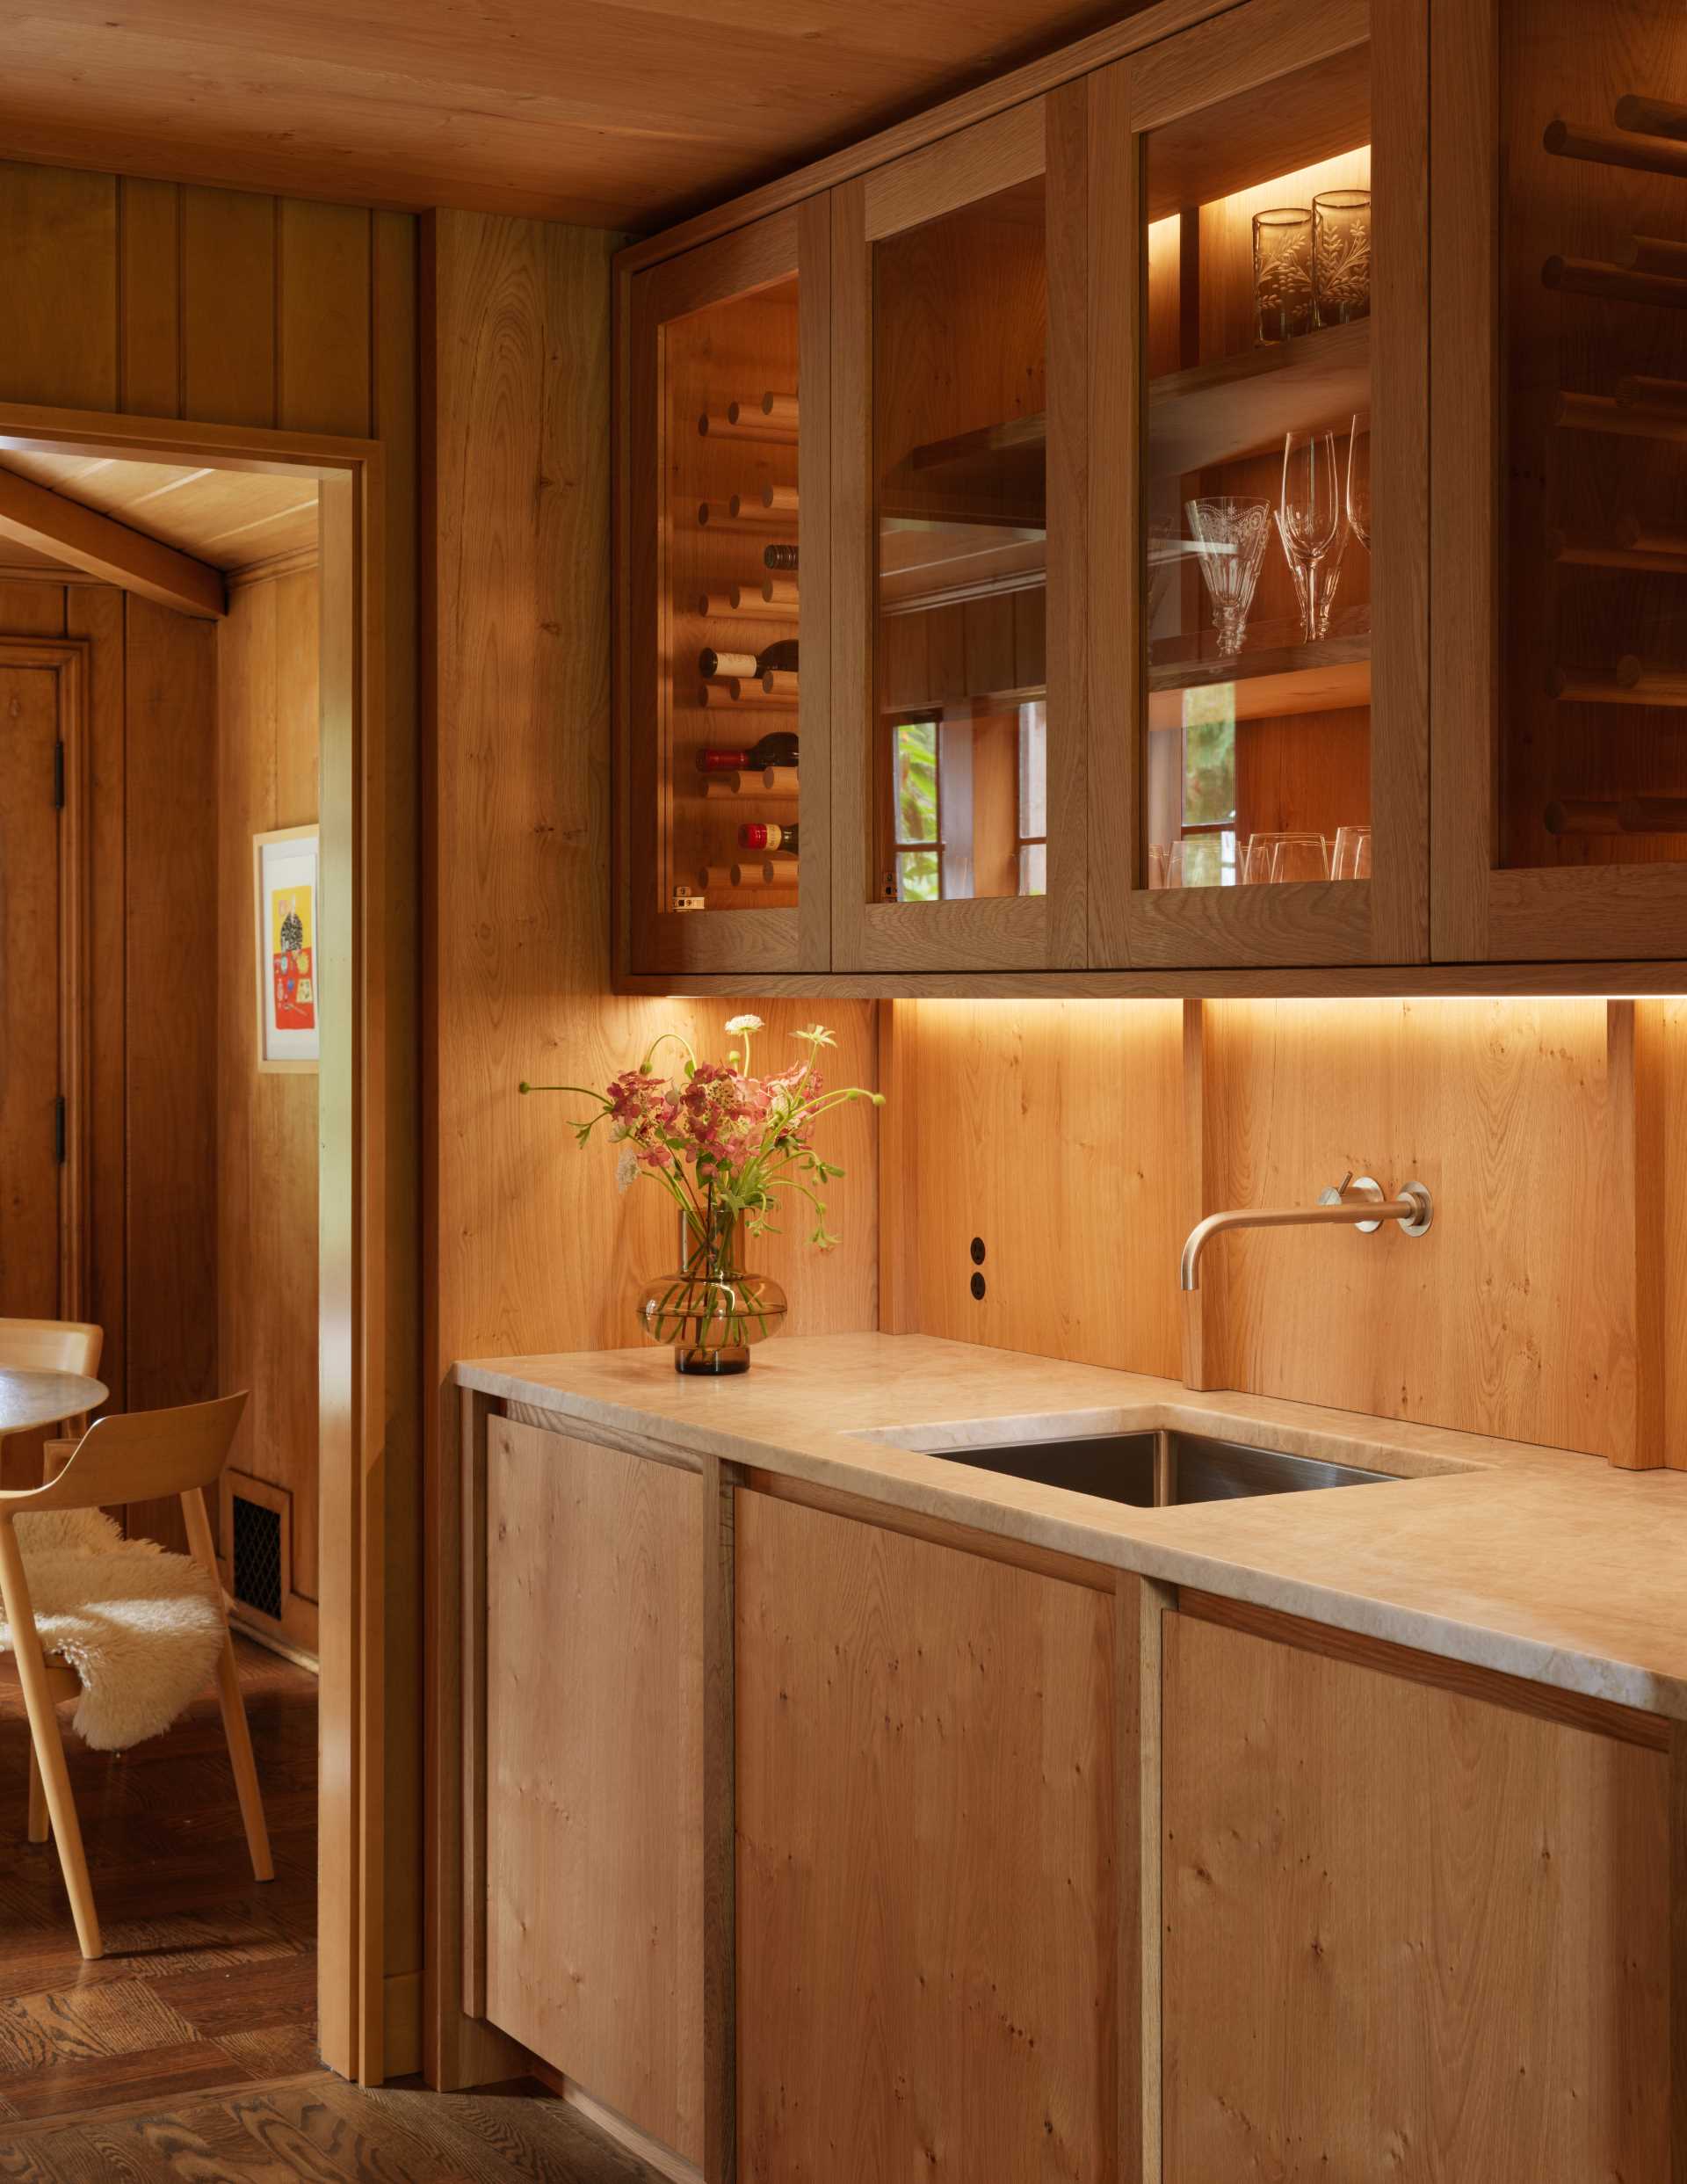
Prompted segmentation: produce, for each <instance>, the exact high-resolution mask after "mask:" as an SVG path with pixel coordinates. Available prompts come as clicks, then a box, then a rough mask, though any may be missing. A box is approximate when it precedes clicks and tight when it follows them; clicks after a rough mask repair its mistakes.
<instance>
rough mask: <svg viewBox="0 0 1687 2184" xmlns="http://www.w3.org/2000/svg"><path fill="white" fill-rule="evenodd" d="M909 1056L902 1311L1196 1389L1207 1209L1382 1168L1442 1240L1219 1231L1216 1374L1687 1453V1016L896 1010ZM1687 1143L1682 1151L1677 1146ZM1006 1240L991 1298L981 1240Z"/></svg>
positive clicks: (902, 1082)
mask: <svg viewBox="0 0 1687 2184" xmlns="http://www.w3.org/2000/svg"><path fill="white" fill-rule="evenodd" d="M886 1017H887V1021H886V1022H885V1023H884V1024H883V1025H882V1026H881V1044H882V1047H883V1050H884V1056H885V1061H886V1070H887V1074H886V1078H885V1082H886V1088H887V1091H889V1092H891V1094H892V1106H891V1107H890V1109H889V1110H888V1111H887V1118H886V1129H887V1136H886V1138H885V1141H884V1146H883V1164H884V1174H883V1198H882V1205H881V1230H882V1235H883V1250H884V1261H883V1279H884V1291H885V1294H884V1316H883V1322H882V1324H884V1325H885V1326H886V1327H887V1328H895V1329H897V1330H900V1331H912V1330H916V1329H918V1330H920V1331H925V1332H929V1333H932V1334H941V1335H946V1336H949V1337H951V1338H953V1339H960V1340H970V1341H976V1342H986V1343H989V1344H992V1345H996V1346H1001V1347H1003V1348H1010V1349H1018V1350H1028V1351H1032V1352H1035V1353H1039V1354H1040V1355H1046V1356H1053V1357H1063V1358H1070V1359H1073V1360H1081V1361H1083V1362H1088V1363H1094V1364H1101V1365H1110V1366H1116V1367H1121V1368H1129V1369H1133V1370H1138V1371H1145V1372H1153V1373H1163V1374H1171V1375H1177V1374H1178V1373H1179V1372H1180V1371H1181V1369H1182V1363H1181V1353H1180V1346H1179V1328H1178V1318H1177V1314H1178V1304H1179V1300H1178V1292H1177V1254H1178V1251H1179V1248H1180V1246H1181V1244H1182V1241H1183V1237H1184V1235H1185V1233H1186V1232H1187V1230H1188V1228H1189V1226H1190V1225H1191V1223H1192V1222H1193V1221H1194V1220H1195V1219H1196V1218H1197V1217H1198V1215H1199V1214H1200V1213H1201V1212H1204V1211H1212V1210H1213V1209H1215V1208H1220V1207H1224V1206H1250V1205H1254V1206H1263V1205H1267V1204H1289V1205H1296V1204H1310V1203H1312V1202H1314V1201H1315V1200H1316V1198H1317V1195H1318V1194H1319V1192H1320V1191H1321V1190H1322V1189H1323V1188H1324V1187H1325V1186H1327V1185H1329V1184H1336V1183H1339V1182H1340V1181H1341V1180H1342V1178H1343V1174H1344V1173H1345V1172H1347V1171H1349V1170H1351V1171H1353V1172H1357V1173H1369V1174H1372V1175H1374V1176H1375V1177H1376V1178H1377V1179H1378V1180H1379V1182H1380V1183H1382V1185H1383V1186H1385V1188H1387V1189H1389V1190H1393V1189H1394V1187H1395V1186H1398V1185H1400V1184H1402V1183H1404V1182H1407V1181H1408V1180H1411V1179H1417V1180H1420V1181H1422V1182H1424V1183H1427V1184H1428V1185H1429V1186H1430V1189H1431V1191H1432V1192H1433V1193H1434V1194H1435V1207H1436V1217H1435V1225H1434V1227H1433V1228H1432V1230H1430V1233H1429V1235H1428V1236H1426V1237H1422V1238H1418V1239H1412V1238H1408V1237H1405V1236H1404V1235H1402V1234H1401V1233H1400V1232H1399V1231H1398V1230H1395V1229H1394V1228H1393V1227H1390V1228H1388V1229H1386V1230H1382V1231H1381V1232H1379V1234H1377V1235H1375V1236H1370V1237H1365V1236H1359V1235H1358V1234H1356V1233H1348V1232H1340V1233H1336V1232H1331V1231H1329V1230H1325V1231H1306V1230H1274V1231H1271V1232H1255V1233H1252V1234H1247V1233H1244V1234H1240V1235H1235V1236H1229V1237H1224V1238H1222V1239H1220V1241H1219V1242H1218V1243H1216V1244H1214V1245H1213V1246H1212V1247H1210V1249H1209V1251H1208V1253H1207V1256H1206V1260H1205V1262H1204V1267H1203V1276H1202V1293H1201V1298H1200V1302H1199V1305H1198V1308H1197V1309H1196V1310H1194V1311H1193V1312H1191V1315H1190V1321H1189V1326H1188V1329H1187V1339H1191V1341H1193V1342H1195V1343H1197V1344H1198V1345H1199V1346H1200V1355H1201V1358H1202V1361H1203V1364H1204V1368H1205V1376H1206V1381H1207V1382H1208V1384H1209V1385H1213V1386H1218V1387H1234V1388H1241V1389H1249V1390H1250V1391H1254V1392H1258V1393H1263V1394H1271V1395H1278V1396H1283V1397H1292V1398H1296V1399H1299V1400H1303V1401H1308V1402H1316V1403H1321V1404H1330V1405H1333V1406H1336V1407H1338V1408H1342V1409H1350V1410H1356V1411H1370V1412H1372V1413H1375V1414H1378V1415H1380V1416H1385V1417H1390V1418H1401V1419H1417V1420H1421V1421H1423V1422H1424V1423H1428V1424H1435V1425H1441V1426H1458V1427H1463V1428H1467V1429H1472V1430H1478V1431H1483V1432H1491V1433H1502V1434H1505V1435H1508V1436H1511V1437H1514V1438H1516V1439H1518V1440H1530V1441H1537V1442H1544V1443H1550V1444H1554V1445H1558V1446H1562V1447H1567V1448H1584V1449H1587V1450H1589V1451H1591V1452H1594V1453H1596V1454H1599V1455H1606V1456H1608V1457H1610V1458H1611V1460H1612V1461H1613V1462H1619V1463H1627V1464H1634V1463H1639V1464H1652V1463H1657V1462H1664V1461H1675V1462H1687V1445H1684V1444H1687V1432H1683V1427H1684V1426H1687V1419H1683V1416H1682V1412H1683V1409H1687V1397H1683V1393H1682V1387H1683V1381H1687V1372H1683V1368H1682V1365H1681V1363H1680V1362H1679V1361H1678V1360H1677V1359H1676V1357H1675V1356H1674V1355H1672V1352H1673V1351H1675V1350H1678V1349H1679V1347H1680V1345H1681V1338H1680V1337H1676V1339H1675V1340H1674V1341H1673V1342H1672V1340H1671V1330H1672V1328H1673V1327H1674V1325H1675V1323H1676V1321H1677V1320H1678V1319H1679V1318H1680V1317H1681V1315H1680V1313H1679V1312H1678V1311H1676V1310H1672V1309H1671V1305H1672V1299H1674V1298H1676V1297H1678V1296H1680V1295H1682V1294H1683V1281H1687V1144H1683V1145H1681V1146H1676V1145H1672V1143H1671V1139H1672V1136H1681V1135H1682V1126H1681V1125H1680V1124H1679V1123H1676V1122H1672V1118H1674V1117H1675V1116H1676V1115H1678V1114H1683V1113H1687V1100H1684V1096H1687V1082H1683V1072H1687V1005H1682V1004H1677V1003H1666V1002H1640V1003H1626V1002H1615V1003H1611V1004H1609V1005H1607V1004H1606V1003H1604V1002H1601V1001H1589V1000H1546V1001H1522V1000H1518V1001H1501V1002H1478V1001H1422V1002H1402V1001H1372V1002H1365V1001H1341V1002H1290V1001H1283V1002H1240V1001H1238V1002H1208V1003H1189V1004H1183V1005H1180V1004H1177V1003H1174V1002H1152V1003H1132V1002H1119V1003H1106V1002H1045V1003H1038V1004H1030V1005H1016V1004H1012V1003H1009V1002H897V1003H894V1004H888V1005H887V1007H886ZM1672 1153H1673V1155H1674V1157H1673V1158H1672V1157H1671V1156H1672ZM975 1235H976V1236H980V1237H982V1239H983V1241H984V1244H985V1259H984V1261H983V1264H982V1266H981V1267H980V1268H979V1269H977V1270H976V1271H979V1272H981V1273H983V1275H984V1276H985V1295H984V1296H983V1297H982V1298H981V1299H978V1298H975V1297H974V1295H972V1292H971V1281H970V1278H971V1276H972V1274H973V1273H974V1271H975V1270H974V1266H973V1264H972V1260H971V1258H970V1254H969V1246H970V1244H971V1239H972V1237H974V1236H975Z"/></svg>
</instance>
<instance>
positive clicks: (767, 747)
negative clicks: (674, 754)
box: [697, 728, 797, 773]
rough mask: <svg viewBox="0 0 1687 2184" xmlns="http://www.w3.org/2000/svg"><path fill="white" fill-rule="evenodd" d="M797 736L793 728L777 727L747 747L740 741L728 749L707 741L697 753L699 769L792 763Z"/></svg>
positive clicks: (747, 769)
mask: <svg viewBox="0 0 1687 2184" xmlns="http://www.w3.org/2000/svg"><path fill="white" fill-rule="evenodd" d="M796 763H797V737H796V731H795V730H794V729H786V728H782V729H776V730H775V731H774V733H773V734H772V735H771V736H763V737H762V739H761V741H760V742H759V743H757V744H751V746H750V747H749V750H748V751H746V750H745V749H744V748H743V746H742V744H738V745H735V746H734V747H733V748H731V749H728V747H727V746H726V745H724V744H709V745H707V746H706V747H705V748H704V749H703V750H701V751H699V752H698V754H697V770H698V772H699V773H762V772H764V770H765V769H766V768H767V767H769V766H776V765H795V764H796Z"/></svg>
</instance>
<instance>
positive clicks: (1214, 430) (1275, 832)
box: [1090, 0, 1428, 966]
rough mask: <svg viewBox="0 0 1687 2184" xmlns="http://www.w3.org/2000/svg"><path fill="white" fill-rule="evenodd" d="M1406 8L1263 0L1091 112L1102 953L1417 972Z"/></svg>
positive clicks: (1411, 129) (1423, 938)
mask: <svg viewBox="0 0 1687 2184" xmlns="http://www.w3.org/2000/svg"><path fill="white" fill-rule="evenodd" d="M1413 12H1414V11H1413V10H1412V9H1410V8H1409V7H1401V6H1399V5H1397V4H1395V0H1378V4H1377V7H1376V9H1375V11H1374V14H1375V18H1376V21H1375V25H1374V35H1373V23H1372V15H1373V11H1372V9H1371V8H1369V7H1367V6H1365V5H1364V4H1350V5H1347V6H1344V7H1332V8H1328V9H1323V10H1321V11H1316V18H1315V20H1313V19H1312V18H1308V17H1307V11H1304V10H1302V11H1292V10H1289V9H1286V8H1284V7H1282V6H1279V5H1278V4H1277V0H1256V4H1255V5H1253V6H1250V7H1243V8H1239V9H1237V10H1235V11H1234V12H1233V13H1231V14H1229V15H1227V16H1225V17H1224V18H1221V21H1220V22H1217V23H1214V24H1211V25H1203V26H1201V27H1200V28H1198V29H1197V30H1194V31H1191V32H1189V33H1184V35H1183V36H1181V37H1178V38H1176V39H1173V40H1168V41H1166V43H1165V44H1163V45H1162V46H1159V47H1154V48H1153V49H1151V50H1150V51H1149V52H1148V53H1147V54H1143V55H1141V56H1140V57H1139V58H1137V59H1136V60H1135V61H1133V62H1127V63H1122V64H1120V69H1119V75H1120V77H1121V79H1122V80H1121V82H1120V83H1119V84H1117V85H1116V86H1115V87H1114V88H1113V90H1112V91H1111V99H1112V101H1113V102H1114V103H1115V105H1117V106H1120V107H1124V108H1126V109H1127V111H1128V124H1129V126H1128V131H1125V130H1120V131H1119V132H1118V141H1120V142H1122V143H1123V144H1125V145H1126V147H1127V148H1128V149H1126V150H1125V151H1123V152H1120V153H1118V154H1115V155H1114V156H1115V157H1116V158H1117V160H1118V163H1119V168H1120V169H1122V170H1123V171H1116V172H1115V173H1113V174H1112V175H1111V176H1110V177H1109V178H1107V179H1106V183H1105V185H1104V186H1106V187H1108V188H1110V189H1111V190H1112V191H1113V192H1115V193H1116V195H1117V197H1118V199H1119V203H1120V205H1121V207H1130V208H1131V209H1130V210H1129V212H1128V214H1126V212H1125V211H1123V210H1121V212H1120V214H1119V218H1118V221H1117V222H1116V229H1117V240H1116V243H1115V244H1114V246H1113V247H1114V250H1115V258H1114V259H1113V261H1112V262H1111V263H1109V262H1106V261H1104V262H1103V264H1102V265H1101V267H1100V272H1101V278H1100V279H1099V280H1098V281H1097V294H1099V295H1101V296H1102V297H1104V299H1107V301H1106V302H1105V303H1104V310H1106V311H1107V312H1109V313H1111V315H1113V316H1116V317H1117V316H1119V315H1120V310H1121V307H1120V303H1119V297H1120V296H1122V295H1128V296H1131V297H1133V299H1134V301H1135V302H1136V307H1137V312H1138V317H1137V334H1138V337H1137V338H1136V340H1135V341H1133V342H1130V343H1126V342H1125V341H1124V340H1123V338H1122V337H1121V338H1119V339H1117V340H1116V339H1114V338H1112V337H1111V336H1110V333H1109V330H1108V323H1107V321H1105V320H1104V322H1103V323H1102V324H1101V325H1100V326H1098V328H1097V361H1096V370H1097V374H1098V381H1099V389H1098V397H1097V418H1098V420H1099V419H1100V418H1102V417H1105V418H1107V419H1108V420H1109V422H1108V424H1106V425H1105V426H1104V427H1102V426H1100V425H1099V424H1098V429H1097V462H1098V464H1100V465H1103V466H1106V467H1107V470H1108V473H1109V475H1108V476H1107V477H1106V478H1104V480H1103V482H1102V483H1100V484H1098V487H1097V499H1098V503H1099V504H1101V505H1105V504H1106V503H1107V501H1108V500H1109V499H1110V498H1112V497H1120V498H1123V499H1124V501H1125V515H1124V519H1122V520H1121V522H1120V524H1119V533H1123V534H1124V535H1123V536H1122V537H1119V533H1110V532H1109V530H1108V528H1107V527H1106V526H1105V525H1104V523H1098V524H1097V527H1096V543H1095V548H1094V558H1095V561H1096V564H1097V566H1096V570H1095V582H1096V584H1097V586H1098V593H1097V606H1096V607H1095V609H1094V610H1093V612H1092V614H1091V625H1092V639H1093V643H1094V647H1095V649H1094V652H1093V654H1092V687H1091V697H1090V707H1091V718H1092V730H1091V735H1092V744H1093V746H1094V747H1095V750H1096V754H1097V757H1096V765H1095V773H1096V780H1097V789H1098V792H1099V794H1100V796H1101V798H1102V799H1103V802H1101V803H1100V804H1099V805H1098V807H1097V823H1098V825H1099V827H1100V829H1101V831H1103V832H1104V834H1105V835H1107V836H1109V837H1111V839H1112V840H1113V841H1114V843H1115V844H1116V845H1117V853H1118V854H1117V860H1116V869H1117V872H1118V874H1119V879H1118V882H1117V883H1116V884H1114V885H1112V886H1111V887H1109V888H1107V889H1104V890H1103V891H1101V892H1100V893H1099V895H1098V898H1097V902H1096V903H1095V906H1094V913H1093V917H1092V936H1093V945H1092V951H1091V960H1092V961H1096V962H1097V963H1110V964H1113V965H1122V964H1127V963H1128V964H1131V965H1144V966H1152V965H1156V964H1159V965H1168V966H1170V965H1191V966H1195V965H1204V964H1221V963H1227V962H1240V963H1248V962H1256V963H1273V962H1276V963H1285V964H1295V963H1306V964H1317V963H1340V962H1346V961H1352V962H1360V961H1371V960H1380V961H1412V960H1415V959H1420V958H1422V957H1423V955H1425V954H1427V948H1428V920H1427V896H1426V871H1427V855H1428V839H1427V835H1428V830H1427V802H1426V768H1425V765H1424V764H1423V752H1424V749H1425V745H1426V744H1427V737H1428V717H1427V707H1426V703H1425V694H1424V688H1423V665H1424V658H1425V631H1424V627H1423V615H1422V599H1423V589H1424V587H1423V577H1422V568H1423V552H1424V544H1425V541H1424V536H1423V490H1424V486H1423V475H1422V470H1423V460H1424V430H1423V424H1424V413H1425V407H1426V402H1427V371H1426V346H1425V325H1424V314H1423V301H1422V296H1421V293H1420V292H1421V286H1422V279H1423V266H1424V264H1425V256H1424V241H1423V235H1422V231H1421V215H1422V211H1423V203H1422V185H1421V158H1422V153H1423V134H1422V130H1423V123H1422V101H1421V98H1417V97H1415V95H1414V90H1415V88H1416V89H1417V90H1418V91H1421V88H1422V79H1423V54H1422V51H1421V50H1420V51H1418V52H1417V54H1415V55H1414V54H1412V52H1411V49H1410V47H1409V44H1408V41H1407V40H1406V37H1405V33H1404V30H1403V27H1402V18H1406V17H1409V16H1410V15H1411V14H1412V13H1413ZM1391 39H1392V40H1394V43H1395V44H1397V45H1398V46H1399V47H1400V48H1401V49H1400V50H1399V51H1398V52H1395V51H1392V50H1390V47H1389V40H1391ZM1414 67H1415V71H1416V77H1417V84H1416V87H1414V83H1413V69H1414ZM1385 86H1386V87H1387V89H1386V91H1385V89H1384V87H1385ZM1100 141H1102V142H1107V141H1111V139H1110V138H1109V136H1108V134H1106V133H1102V134H1101V139H1100ZM1121 326H1122V320H1121ZM1133 371H1134V377H1133V376H1132V374H1133ZM1132 455H1134V457H1135V458H1136V470H1135V475H1134V476H1133V479H1132V480H1131V482H1130V483H1131V490H1130V491H1129V493H1128V496H1127V497H1124V496H1121V495H1120V494H1119V483H1118V481H1119V477H1120V475H1121V473H1122V468H1123V466H1124V465H1125V463H1126V462H1127V461H1129V459H1130V457H1131V456H1132ZM1414 472H1415V475H1414ZM1116 537H1119V542H1118V543H1117V544H1114V543H1113V541H1114V539H1115V538H1116ZM1120 736H1125V737H1127V738H1129V739H1130V740H1131V741H1132V742H1133V744H1134V748H1135V764H1134V766H1133V767H1132V768H1129V769H1128V770H1127V769H1126V768H1124V767H1122V766H1120V765H1118V763H1117V760H1116V758H1113V756H1112V754H1111V751H1110V749H1109V746H1110V745H1111V744H1114V743H1115V742H1116V740H1117V739H1118V738H1119V737H1120ZM1109 798H1111V802H1109V801H1107V800H1108V799H1109Z"/></svg>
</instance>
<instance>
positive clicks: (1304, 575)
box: [1277, 432, 1347, 644]
mask: <svg viewBox="0 0 1687 2184" xmlns="http://www.w3.org/2000/svg"><path fill="white" fill-rule="evenodd" d="M1345 513H1346V511H1345V509H1344V507H1343V496H1342V490H1341V485H1340V474H1339V472H1338V471H1337V469H1336V435H1335V433H1334V432H1289V433H1287V434H1285V438H1284V442H1283V497H1282V502H1281V504H1280V505H1279V507H1278V511H1277V528H1278V536H1279V537H1280V538H1281V540H1282V541H1283V552H1284V555H1285V557H1286V559H1287V561H1288V564H1289V571H1290V574H1291V575H1292V577H1293V578H1294V596H1295V598H1296V599H1297V600H1298V601H1299V602H1300V641H1301V642H1302V643H1303V644H1313V643H1315V642H1316V641H1317V640H1318V639H1319V638H1321V637H1322V636H1325V635H1328V634H1329V609H1330V603H1331V601H1332V600H1333V599H1335V596H1336V584H1337V583H1338V582H1339V581H1340V579H1341V573H1342V549H1343V547H1344V545H1345V544H1346V540H1347V531H1346V525H1345V523H1344V520H1343V519H1344V516H1345ZM1332 555H1333V556H1334V564H1335V565H1334V567H1332V568H1329V569H1327V568H1326V566H1325V564H1326V562H1329V561H1330V559H1331V557H1332Z"/></svg>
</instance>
